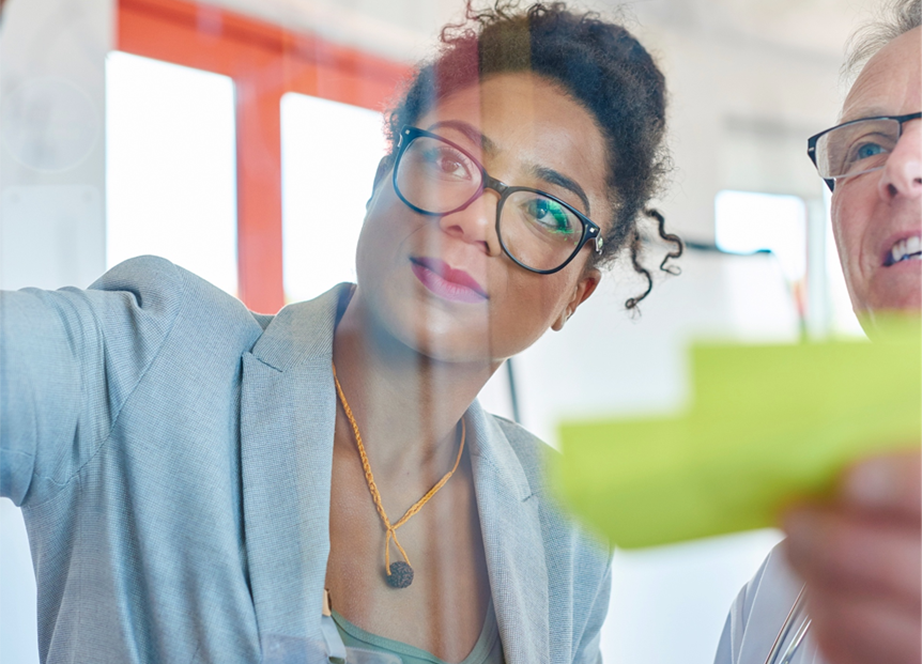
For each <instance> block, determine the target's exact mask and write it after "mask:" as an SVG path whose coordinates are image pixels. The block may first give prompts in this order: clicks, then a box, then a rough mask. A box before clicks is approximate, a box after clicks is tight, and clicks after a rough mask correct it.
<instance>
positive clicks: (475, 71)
mask: <svg viewBox="0 0 922 664" xmlns="http://www.w3.org/2000/svg"><path fill="white" fill-rule="evenodd" d="M465 17H466V21H464V22H462V23H459V24H449V25H448V26H446V27H445V28H443V29H442V33H441V36H440V41H441V47H440V49H439V52H438V55H437V56H436V57H435V58H434V59H433V60H431V61H428V62H425V63H423V64H422V65H421V66H420V67H419V68H418V70H417V71H416V74H415V76H414V77H413V78H412V80H411V81H410V82H409V86H408V88H407V90H406V92H405V94H404V95H403V97H402V98H401V99H400V101H399V102H398V103H397V104H396V105H395V107H394V108H393V109H392V110H391V111H390V113H389V114H388V115H387V133H388V140H389V144H390V155H389V158H388V164H389V163H390V160H392V159H393V157H394V155H395V154H396V149H397V143H398V141H399V137H400V130H401V128H402V127H403V126H404V125H415V124H416V122H417V121H418V120H419V118H420V117H422V116H423V115H425V114H426V113H427V112H428V111H429V110H430V109H431V108H432V107H433V106H434V105H435V104H436V103H437V102H438V101H439V100H440V99H443V98H445V97H447V96H449V95H451V94H452V93H454V92H457V91H458V90H461V89H463V88H465V87H468V86H470V85H474V84H476V83H479V82H480V81H481V80H483V79H485V78H487V77H489V76H490V75H493V74H501V73H514V72H525V71H527V72H533V73H536V74H538V75H540V76H543V77H545V78H547V79H549V80H551V81H553V82H555V83H556V84H558V85H559V86H561V88H563V90H564V91H565V92H567V93H568V94H569V95H570V96H571V97H572V98H573V99H574V100H576V101H577V102H578V103H580V104H581V105H582V106H583V107H585V108H586V109H587V110H589V111H590V112H591V113H592V114H593V116H594V117H595V119H596V121H597V122H598V125H599V127H600V128H601V130H602V134H603V136H604V137H605V141H606V143H607V148H608V149H607V153H608V164H607V170H608V178H607V182H608V187H609V192H610V199H611V202H612V209H613V210H614V213H613V218H612V220H611V221H612V223H611V226H610V228H609V229H608V231H607V232H606V234H605V242H604V248H603V253H602V254H601V255H598V254H595V255H594V258H593V261H594V262H593V263H592V265H593V266H597V267H598V266H603V265H605V264H608V263H611V262H612V261H613V260H614V259H615V258H616V257H617V255H618V254H619V253H620V252H621V250H622V249H624V248H625V247H627V248H628V250H629V251H630V257H631V264H632V266H633V268H634V270H635V271H636V272H637V273H638V274H640V275H641V276H642V277H643V278H644V279H645V280H646V290H645V291H644V292H643V293H642V294H640V295H638V296H636V297H632V298H630V299H628V300H627V302H625V306H626V307H627V308H628V309H634V308H635V307H636V306H637V304H638V303H639V302H640V301H641V300H643V299H644V298H645V297H646V296H647V295H649V294H650V291H651V290H652V288H653V277H652V275H651V273H650V271H649V270H648V269H647V268H646V267H644V265H643V263H642V250H643V245H644V241H643V233H642V231H641V228H640V225H641V221H642V220H643V217H646V218H647V219H652V220H653V221H655V222H656V230H657V232H658V234H659V236H660V238H662V239H663V240H666V241H667V242H669V243H671V244H673V249H672V250H671V251H669V252H668V253H667V255H666V256H665V258H664V259H663V261H662V262H661V263H660V265H659V269H660V270H663V271H665V272H669V273H671V274H676V273H678V269H677V268H676V267H674V266H671V265H669V264H668V263H669V260H670V259H675V258H678V257H679V256H681V254H682V249H683V245H682V241H681V240H680V239H679V237H678V236H677V235H674V234H671V233H667V232H666V230H665V220H664V219H663V217H662V215H661V214H660V213H659V212H657V211H655V210H648V209H646V205H647V203H648V202H649V200H650V198H651V197H652V196H653V194H654V193H655V192H656V191H657V190H658V188H659V187H660V185H661V182H662V179H663V176H664V174H665V173H666V171H667V170H668V163H669V161H668V155H667V154H666V150H665V147H664V144H663V137H664V133H665V126H666V85H665V80H664V78H663V74H662V73H661V72H660V70H659V68H658V67H657V66H656V63H655V62H654V61H653V58H652V57H651V56H650V54H649V53H648V52H647V51H646V50H645V49H644V47H643V46H641V45H640V43H639V42H638V41H637V40H636V39H635V38H634V37H633V35H631V34H630V33H629V32H628V31H627V30H626V29H624V28H623V27H621V26H620V25H616V24H614V23H610V22H606V21H604V20H602V19H601V18H600V17H599V16H598V15H597V14H595V13H591V12H590V13H575V12H573V11H571V10H569V9H568V8H567V6H566V4H565V3H563V2H553V3H550V4H544V3H540V2H539V3H536V4H533V5H531V6H530V7H528V8H526V9H519V8H518V3H517V2H516V1H515V0H497V1H496V2H495V4H494V5H493V6H492V7H491V8H488V9H475V7H474V6H473V0H467V9H466V13H465Z"/></svg>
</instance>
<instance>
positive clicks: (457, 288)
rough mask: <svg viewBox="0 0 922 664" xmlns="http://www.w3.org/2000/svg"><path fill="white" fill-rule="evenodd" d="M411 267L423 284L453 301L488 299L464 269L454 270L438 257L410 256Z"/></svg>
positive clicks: (482, 300) (440, 295) (470, 301)
mask: <svg viewBox="0 0 922 664" xmlns="http://www.w3.org/2000/svg"><path fill="white" fill-rule="evenodd" d="M410 265H411V269H412V270H413V274H414V275H415V276H416V278H417V279H419V280H420V282H421V283H422V285H423V286H425V287H426V288H427V289H428V290H430V291H432V292H433V293H435V294H436V295H438V296H439V297H442V298H445V299H446V300H452V301H454V302H469V303H477V302H484V301H485V300H488V299H489V296H488V295H487V293H486V291H485V290H484V289H483V287H482V286H481V285H480V284H479V283H477V280H476V279H474V277H472V276H471V275H469V274H468V273H467V272H465V271H464V270H456V269H454V268H453V267H451V266H450V265H448V263H446V262H445V261H442V260H439V259H438V258H423V257H418V256H414V257H411V258H410Z"/></svg>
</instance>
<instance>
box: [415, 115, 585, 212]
mask: <svg viewBox="0 0 922 664" xmlns="http://www.w3.org/2000/svg"><path fill="white" fill-rule="evenodd" d="M442 127H444V128H447V129H454V130H455V131H457V132H459V133H461V134H464V136H465V137H466V138H467V139H468V140H469V141H470V142H471V143H473V144H474V145H479V146H481V147H482V148H483V150H484V152H493V153H495V152H496V143H494V142H493V141H491V140H490V139H489V138H487V137H486V136H484V135H483V134H482V133H480V130H478V129H477V128H476V127H474V126H473V125H471V124H468V123H467V122H462V121H461V120H442V121H440V122H436V123H434V124H433V125H431V126H430V127H429V128H428V131H435V130H436V129H439V128H442ZM529 170H531V172H532V173H533V174H534V175H535V177H538V178H540V179H541V180H544V181H545V182H547V183H549V184H553V185H557V186H558V187H563V188H564V189H567V190H568V191H572V192H573V193H574V194H576V195H577V196H579V199H580V201H582V203H583V205H585V206H586V211H585V212H584V214H585V215H586V216H589V214H590V212H589V197H588V196H586V192H585V191H583V188H582V187H580V186H579V184H577V183H576V182H575V181H574V180H571V179H570V178H568V177H567V176H566V175H564V174H563V173H560V172H558V171H555V170H554V169H553V168H548V167H546V166H531V167H530V169H529Z"/></svg>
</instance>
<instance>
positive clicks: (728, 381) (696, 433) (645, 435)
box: [552, 331, 922, 548]
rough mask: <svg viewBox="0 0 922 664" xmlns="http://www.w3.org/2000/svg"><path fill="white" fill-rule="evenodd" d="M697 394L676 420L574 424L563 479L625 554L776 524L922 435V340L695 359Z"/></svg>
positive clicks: (576, 504) (556, 477) (731, 349)
mask: <svg viewBox="0 0 922 664" xmlns="http://www.w3.org/2000/svg"><path fill="white" fill-rule="evenodd" d="M692 372H693V397H692V402H691V406H690V409H689V411H688V412H686V413H684V414H681V415H678V416H676V417H673V418H658V419H657V418H650V419H636V420H598V421H584V422H568V423H565V424H564V425H562V427H561V429H560V433H561V436H560V438H561V446H562V449H563V456H562V457H561V459H560V460H559V462H558V464H557V466H556V467H555V468H554V469H553V480H552V481H553V483H554V484H555V485H556V487H557V490H558V491H559V492H560V493H561V494H562V496H563V498H564V500H565V502H566V503H568V504H569V505H570V507H571V508H572V509H573V510H574V511H575V512H576V513H577V514H578V515H579V516H581V517H582V518H584V519H585V520H586V521H588V522H589V523H590V524H591V525H594V526H595V527H596V528H597V529H599V530H600V531H601V532H602V534H604V535H605V536H607V537H608V538H609V539H610V540H611V542H612V543H613V544H616V545H618V546H620V547H623V548H637V547H645V546H653V545H659V544H667V543H672V542H679V541H683V540H689V539H695V538H699V537H707V536H711V535H721V534H726V533H732V532H737V531H742V530H749V529H753V528H764V527H768V526H773V525H777V517H778V513H779V511H780V510H781V509H782V508H783V507H784V506H785V505H786V504H789V503H790V502H792V501H794V500H798V499H802V498H805V497H819V496H822V495H823V494H824V493H826V492H828V491H829V489H830V488H831V486H832V485H833V482H834V481H835V478H836V477H837V475H838V474H839V473H840V472H841V471H842V469H843V468H844V467H845V466H846V465H848V464H849V463H852V462H854V461H856V460H858V459H860V458H862V457H865V456H868V455H871V454H874V453H876V452H885V451H891V450H898V449H904V448H913V447H916V448H917V447H918V446H919V443H920V438H922V343H920V337H919V335H918V332H917V331H913V332H910V333H900V334H895V335H892V336H890V337H888V338H887V340H886V341H882V342H875V343H868V342H864V341H831V342H826V343H803V344H799V345H784V346H741V345H736V346H733V345H725V346H716V345H710V346H709V345H703V346H697V347H695V348H693V349H692Z"/></svg>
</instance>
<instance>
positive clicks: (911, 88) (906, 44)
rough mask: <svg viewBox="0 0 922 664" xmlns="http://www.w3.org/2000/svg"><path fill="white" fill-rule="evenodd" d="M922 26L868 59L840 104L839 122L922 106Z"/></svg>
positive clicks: (889, 113)
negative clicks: (921, 39) (841, 104)
mask: <svg viewBox="0 0 922 664" xmlns="http://www.w3.org/2000/svg"><path fill="white" fill-rule="evenodd" d="M920 38H922V28H915V29H913V30H910V31H909V32H907V33H905V34H903V35H901V36H900V37H897V38H896V39H894V40H893V41H892V42H890V43H889V44H887V45H886V46H884V47H883V48H882V49H881V50H880V51H879V52H878V53H877V54H875V55H874V57H873V58H871V60H870V61H868V63H867V65H865V67H864V69H863V70H862V71H861V74H860V75H859V76H858V78H857V79H856V80H855V83H854V85H853V86H852V89H851V90H850V91H849V93H848V96H847V97H846V99H845V103H844V104H843V107H842V114H841V116H840V119H841V121H843V122H847V121H849V120H857V119H859V118H867V117H873V116H875V115H899V114H903V113H911V112H915V111H918V110H919V107H920V105H922V62H920V60H922V41H920Z"/></svg>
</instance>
